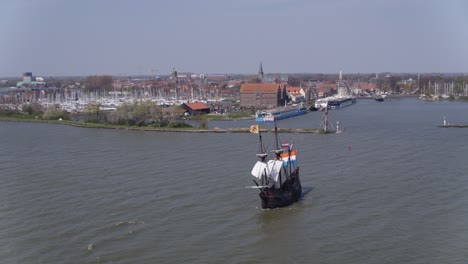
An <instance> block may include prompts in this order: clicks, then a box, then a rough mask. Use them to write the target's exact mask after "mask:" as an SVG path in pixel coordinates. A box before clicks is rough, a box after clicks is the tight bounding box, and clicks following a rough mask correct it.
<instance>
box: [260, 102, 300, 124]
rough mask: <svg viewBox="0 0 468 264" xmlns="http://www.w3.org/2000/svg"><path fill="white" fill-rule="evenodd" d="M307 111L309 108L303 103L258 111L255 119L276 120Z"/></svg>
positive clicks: (263, 120) (262, 120)
mask: <svg viewBox="0 0 468 264" xmlns="http://www.w3.org/2000/svg"><path fill="white" fill-rule="evenodd" d="M306 112H307V108H306V107H305V106H303V105H298V106H293V107H280V108H274V109H269V110H264V111H260V110H259V111H257V113H256V114H255V121H257V122H268V121H270V122H271V121H274V120H281V119H285V118H289V117H293V116H298V115H303V114H305V113H306Z"/></svg>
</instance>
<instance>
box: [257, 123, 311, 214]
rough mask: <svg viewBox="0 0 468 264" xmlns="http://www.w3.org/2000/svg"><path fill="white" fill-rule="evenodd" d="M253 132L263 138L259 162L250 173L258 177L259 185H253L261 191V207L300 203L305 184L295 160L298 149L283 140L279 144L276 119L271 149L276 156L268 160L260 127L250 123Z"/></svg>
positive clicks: (268, 207) (269, 207) (267, 207)
mask: <svg viewBox="0 0 468 264" xmlns="http://www.w3.org/2000/svg"><path fill="white" fill-rule="evenodd" d="M250 132H252V133H256V134H258V135H259V141H260V151H259V153H258V154H257V157H258V158H259V161H257V163H255V165H254V167H253V169H252V172H251V174H252V176H253V177H254V178H255V179H254V182H255V185H256V186H253V187H254V188H257V189H259V190H260V193H259V196H260V199H261V201H262V208H264V209H272V208H277V207H285V206H288V205H290V204H292V203H294V202H297V201H298V200H299V198H300V197H301V194H302V186H301V181H300V179H299V167H298V166H297V160H296V156H297V151H296V150H294V149H293V145H294V144H291V145H289V143H287V142H283V143H282V144H281V147H280V145H279V141H278V129H277V127H276V122H275V139H276V149H275V150H273V151H272V152H273V153H274V157H273V158H272V159H270V160H267V157H268V154H267V153H266V150H265V149H264V147H263V142H262V134H261V132H260V129H259V126H258V125H253V126H251V127H250Z"/></svg>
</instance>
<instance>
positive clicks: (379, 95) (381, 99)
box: [374, 94, 385, 102]
mask: <svg viewBox="0 0 468 264" xmlns="http://www.w3.org/2000/svg"><path fill="white" fill-rule="evenodd" d="M374 100H376V101H377V102H383V101H384V100H385V97H384V96H383V95H381V94H378V95H374Z"/></svg>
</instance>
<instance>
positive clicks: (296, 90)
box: [286, 86, 302, 93]
mask: <svg viewBox="0 0 468 264" xmlns="http://www.w3.org/2000/svg"><path fill="white" fill-rule="evenodd" d="M301 89H302V88H301V87H292V86H289V87H288V88H286V90H288V92H290V93H299V92H300V91H301Z"/></svg>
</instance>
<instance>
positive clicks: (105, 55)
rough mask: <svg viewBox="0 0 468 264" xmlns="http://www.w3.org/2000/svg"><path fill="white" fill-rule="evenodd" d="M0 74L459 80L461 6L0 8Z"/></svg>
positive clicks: (260, 3) (275, 2)
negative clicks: (438, 76)
mask: <svg viewBox="0 0 468 264" xmlns="http://www.w3.org/2000/svg"><path fill="white" fill-rule="evenodd" d="M3 7H4V15H3V16H2V17H1V18H0V22H1V23H0V34H2V35H3V36H5V38H4V40H5V41H3V42H1V43H0V51H1V52H2V55H3V59H2V60H1V61H0V76H2V77H15V76H20V75H21V73H22V72H34V73H35V75H37V76H87V75H102V74H107V75H113V76H119V75H123V76H126V75H168V74H169V72H170V69H171V67H175V68H176V69H177V71H180V72H194V73H206V74H255V73H256V72H257V70H258V66H259V64H260V63H263V67H264V72H265V73H325V74H330V73H338V72H339V71H340V70H342V71H343V73H345V74H347V73H350V74H356V73H383V72H391V73H423V74H424V73H464V72H468V64H467V63H466V61H468V47H467V46H466V45H465V43H467V42H468V32H467V31H466V30H465V29H466V28H468V18H467V17H466V16H464V14H466V12H467V11H468V2H465V1H461V0H452V1H445V2H444V1H437V0H430V1H422V0H413V1H370V0H364V1H357V0H351V1H324V0H319V1H314V2H309V1H302V0H293V1H285V0H254V1H246V0H242V1H236V2H230V1H213V0H203V1H197V2H195V1H193V2H192V1H167V2H162V1H156V2H150V1H138V2H137V3H135V2H130V1H107V0H103V1H88V0H86V1H80V2H66V3H65V2H64V1H59V0H45V1H37V0H31V1H26V0H20V1H12V0H11V1H10V0H8V1H6V2H5V3H4V6H3Z"/></svg>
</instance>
